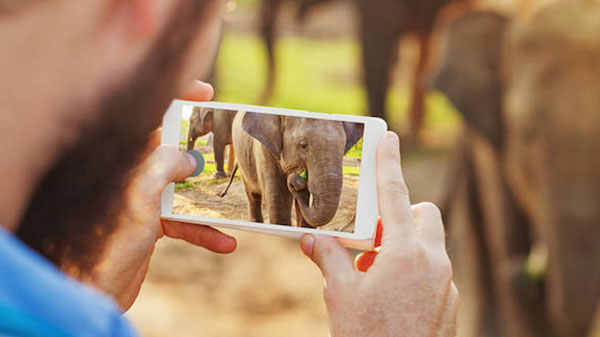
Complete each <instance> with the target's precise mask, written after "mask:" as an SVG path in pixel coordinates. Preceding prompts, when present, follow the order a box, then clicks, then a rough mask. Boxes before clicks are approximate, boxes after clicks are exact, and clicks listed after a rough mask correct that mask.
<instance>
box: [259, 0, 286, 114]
mask: <svg viewBox="0 0 600 337" xmlns="http://www.w3.org/2000/svg"><path fill="white" fill-rule="evenodd" d="M281 1H282V0H263V1H262V3H261V7H260V17H261V20H260V22H261V23H260V32H261V36H262V38H263V41H264V43H265V48H266V52H267V62H268V64H267V67H268V68H267V81H266V83H265V88H264V90H263V93H262V97H261V104H265V103H266V102H267V101H268V100H269V98H271V96H272V95H273V89H274V88H275V73H276V60H275V39H276V36H275V35H276V32H275V29H276V25H277V16H278V13H279V8H280V7H281V6H280V5H281Z"/></svg>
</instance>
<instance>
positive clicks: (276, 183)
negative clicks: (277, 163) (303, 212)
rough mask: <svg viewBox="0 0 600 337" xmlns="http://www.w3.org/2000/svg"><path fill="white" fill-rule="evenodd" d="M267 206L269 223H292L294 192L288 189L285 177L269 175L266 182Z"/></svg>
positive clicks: (289, 224) (288, 224)
mask: <svg viewBox="0 0 600 337" xmlns="http://www.w3.org/2000/svg"><path fill="white" fill-rule="evenodd" d="M264 197H265V207H266V208H267V212H268V213H269V223H271V224H277V225H287V226H291V225H292V202H293V198H292V194H291V193H290V192H289V191H288V189H287V181H286V180H285V179H284V178H283V177H279V176H277V177H275V174H271V175H269V176H268V179H267V181H266V182H265V191H264Z"/></svg>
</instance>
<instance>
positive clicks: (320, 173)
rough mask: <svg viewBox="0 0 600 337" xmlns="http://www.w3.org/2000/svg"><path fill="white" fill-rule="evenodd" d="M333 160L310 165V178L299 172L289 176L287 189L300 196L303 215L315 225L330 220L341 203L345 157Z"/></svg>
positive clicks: (329, 159) (295, 195) (309, 222)
mask: <svg viewBox="0 0 600 337" xmlns="http://www.w3.org/2000/svg"><path fill="white" fill-rule="evenodd" d="M331 161H332V160H331V158H328V159H326V160H323V161H321V163H319V164H317V165H315V166H316V167H315V168H314V169H312V170H311V169H310V167H309V170H308V180H307V181H304V178H302V177H300V176H299V175H298V174H296V173H292V174H290V175H289V176H288V189H289V190H290V192H292V194H293V195H294V197H295V198H296V200H298V205H299V206H300V211H301V213H302V216H303V217H304V219H305V220H306V222H308V224H310V225H311V226H313V227H320V226H323V225H325V224H327V223H329V222H330V221H331V219H333V217H334V216H335V213H336V212H337V209H338V206H339V203H340V196H341V194H342V183H343V174H342V161H341V160H339V161H336V162H335V163H332V162H331ZM303 187H306V188H303Z"/></svg>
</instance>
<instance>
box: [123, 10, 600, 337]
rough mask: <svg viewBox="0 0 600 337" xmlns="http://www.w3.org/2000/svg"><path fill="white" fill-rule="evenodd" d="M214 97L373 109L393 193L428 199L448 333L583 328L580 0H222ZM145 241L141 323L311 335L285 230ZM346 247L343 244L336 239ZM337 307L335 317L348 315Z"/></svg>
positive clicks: (586, 224) (594, 275)
mask: <svg viewBox="0 0 600 337" xmlns="http://www.w3.org/2000/svg"><path fill="white" fill-rule="evenodd" d="M227 8H228V9H227V13H226V15H225V19H224V20H225V23H224V31H223V35H222V41H221V47H220V52H219V54H218V56H217V58H216V60H215V66H214V71H213V74H212V75H211V80H210V81H211V82H212V83H213V84H214V86H215V88H216V100H217V101H222V102H231V103H245V104H261V105H269V106H276V107H285V108H294V109H303V110H309V111H315V112H326V113H341V114H360V115H372V116H377V117H381V118H385V119H386V120H387V122H388V124H389V126H390V129H392V130H394V131H397V132H398V133H399V134H400V135H401V143H402V155H403V163H402V165H403V168H404V171H405V176H406V179H407V183H408V185H409V188H410V191H411V201H412V202H413V203H417V202H420V201H425V200H427V201H433V202H435V203H437V204H438V205H439V206H440V208H441V209H442V212H443V215H444V219H445V224H446V226H447V230H448V250H449V252H450V254H451V257H452V261H453V264H454V268H455V279H456V282H457V285H458V288H459V289H460V291H461V309H460V317H459V336H461V337H462V336H465V337H466V336H557V337H558V336H560V337H562V336H565V337H566V336H569V337H571V336H573V337H585V336H600V324H599V323H598V322H599V321H600V319H599V318H600V310H599V309H598V298H599V297H600V159H598V157H599V156H598V155H597V154H596V148H597V146H598V145H600V3H599V1H597V0H568V1H549V0H548V1H546V0H521V1H518V0H504V1H500V0H498V1H493V0H473V1H468V0H462V1H461V0H412V1H411V0H295V1H291V0H238V1H231V2H229V3H228V5H227ZM229 233H231V234H233V235H235V236H236V237H237V238H238V249H237V251H236V252H234V253H233V254H232V255H229V256H218V255H215V254H212V253H208V252H206V251H204V250H202V249H200V248H194V247H192V246H190V245H188V244H185V243H181V242H177V241H173V240H162V241H161V242H159V244H158V246H157V250H156V253H155V255H154V257H153V260H152V263H151V266H150V271H149V274H148V278H147V281H146V283H145V284H144V286H143V288H142V292H141V295H140V297H139V299H138V301H137V302H136V304H135V305H134V306H133V308H132V309H131V310H130V311H129V312H128V313H127V316H128V317H129V318H130V319H131V320H132V321H133V322H134V324H135V326H136V328H137V329H138V330H139V331H140V332H141V333H142V334H143V335H145V336H165V335H172V336H210V337H217V336H239V337H252V336H289V337H295V336H327V334H328V329H327V324H328V323H327V316H326V310H325V307H324V304H323V301H322V285H323V284H322V278H321V275H320V272H319V271H318V270H317V268H316V267H315V266H314V265H312V263H311V262H310V261H308V259H306V258H305V257H304V256H303V255H302V254H301V251H300V249H299V246H298V242H296V241H294V240H288V239H284V238H277V237H269V236H263V235H258V234H250V233H244V232H235V231H229ZM354 253H356V252H354ZM348 319H352V318H351V317H349V318H348Z"/></svg>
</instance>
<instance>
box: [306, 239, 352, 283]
mask: <svg viewBox="0 0 600 337" xmlns="http://www.w3.org/2000/svg"><path fill="white" fill-rule="evenodd" d="M300 246H301V248H302V251H303V252H304V254H305V255H306V256H308V257H309V258H310V259H311V260H312V261H313V262H314V263H315V264H316V265H317V266H318V267H319V269H321V272H322V273H323V276H324V277H325V280H332V279H343V278H344V277H345V276H346V275H350V274H352V273H354V269H353V267H352V258H351V257H350V253H348V250H347V249H346V248H344V247H342V244H341V243H340V242H339V241H338V240H336V239H334V238H332V237H329V236H323V235H312V234H308V235H305V236H304V237H302V240H301V241H300Z"/></svg>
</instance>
